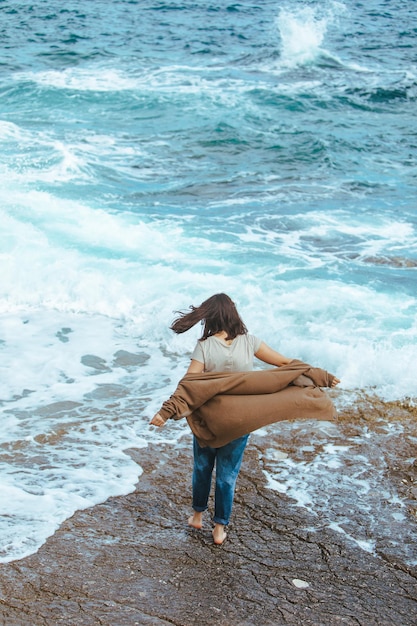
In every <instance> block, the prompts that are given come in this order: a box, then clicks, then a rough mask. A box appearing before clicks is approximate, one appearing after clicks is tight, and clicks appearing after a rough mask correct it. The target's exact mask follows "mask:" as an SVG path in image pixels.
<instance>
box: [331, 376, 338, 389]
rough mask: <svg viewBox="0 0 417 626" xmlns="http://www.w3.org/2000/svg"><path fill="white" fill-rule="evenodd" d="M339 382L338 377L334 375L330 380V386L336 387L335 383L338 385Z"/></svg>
mask: <svg viewBox="0 0 417 626" xmlns="http://www.w3.org/2000/svg"><path fill="white" fill-rule="evenodd" d="M339 383H340V379H339V378H336V376H335V377H334V378H333V380H332V385H331V386H332V387H336V385H338V384H339Z"/></svg>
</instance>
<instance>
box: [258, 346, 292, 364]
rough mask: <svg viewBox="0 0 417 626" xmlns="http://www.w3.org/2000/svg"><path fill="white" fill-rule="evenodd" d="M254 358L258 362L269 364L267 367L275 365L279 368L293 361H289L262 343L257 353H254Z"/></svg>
mask: <svg viewBox="0 0 417 626" xmlns="http://www.w3.org/2000/svg"><path fill="white" fill-rule="evenodd" d="M255 356H256V358H257V359H259V360H260V361H263V362H264V363H269V365H275V366H276V367H279V366H280V365H287V363H290V362H291V361H292V360H293V359H289V358H288V357H286V356H284V355H282V354H280V353H279V352H276V350H273V349H272V348H270V347H269V346H267V344H266V343H265V342H264V341H263V342H262V343H261V345H260V347H259V350H258V352H255Z"/></svg>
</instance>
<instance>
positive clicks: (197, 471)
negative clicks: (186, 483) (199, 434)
mask: <svg viewBox="0 0 417 626" xmlns="http://www.w3.org/2000/svg"><path fill="white" fill-rule="evenodd" d="M248 438H249V435H244V436H243V437H239V439H235V440H234V441H231V442H230V443H228V444H226V445H225V446H222V447H221V448H210V447H206V448H202V447H201V446H200V445H199V443H198V441H197V439H196V438H195V437H194V469H193V509H194V511H205V510H206V509H207V503H208V498H209V494H210V487H211V476H212V473H213V468H214V465H216V490H215V495H214V517H213V520H214V522H215V523H216V524H224V525H226V524H228V523H229V518H230V514H231V512H232V506H233V497H234V493H235V486H236V480H237V477H238V474H239V470H240V466H241V463H242V458H243V453H244V451H245V447H246V443H247V441H248Z"/></svg>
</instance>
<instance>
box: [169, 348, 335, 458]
mask: <svg viewBox="0 0 417 626" xmlns="http://www.w3.org/2000/svg"><path fill="white" fill-rule="evenodd" d="M333 378H334V376H333V375H332V374H329V373H328V372H326V371H325V370H322V369H320V368H317V367H311V365H308V364H307V363H303V362H302V361H297V360H294V361H291V362H290V363H288V365H283V366H282V367H279V368H275V369H269V370H260V371H252V372H236V373H225V372H210V373H202V374H186V375H185V376H184V378H182V379H181V380H180V382H179V384H178V387H177V389H176V390H175V391H174V393H173V394H172V396H171V397H170V398H169V400H166V401H165V402H164V403H163V405H162V407H161V409H160V410H159V414H160V415H161V417H162V418H163V419H164V420H167V419H169V418H173V419H181V418H182V417H186V418H187V422H188V424H189V426H190V428H191V430H192V432H193V433H194V435H195V436H196V437H197V440H198V442H199V444H200V445H201V446H203V447H204V446H211V447H214V448H219V447H220V446H224V445H225V444H226V443H229V442H230V441H232V440H233V439H237V438H238V437H241V436H242V435H246V434H248V433H250V432H253V431H254V430H256V429H258V428H261V427H262V426H266V425H267V424H273V423H274V422H280V421H283V420H297V419H318V420H331V419H333V418H334V417H335V414H336V411H335V408H334V406H333V403H332V401H331V400H330V398H329V397H328V396H327V395H326V393H325V392H324V391H323V390H322V389H320V387H331V384H332V381H333Z"/></svg>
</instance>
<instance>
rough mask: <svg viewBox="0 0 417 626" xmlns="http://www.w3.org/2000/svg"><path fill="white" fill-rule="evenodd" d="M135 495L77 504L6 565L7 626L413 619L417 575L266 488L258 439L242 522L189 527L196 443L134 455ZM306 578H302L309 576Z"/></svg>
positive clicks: (3, 614)
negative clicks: (222, 527)
mask: <svg viewBox="0 0 417 626" xmlns="http://www.w3.org/2000/svg"><path fill="white" fill-rule="evenodd" d="M130 453H131V455H132V457H133V458H134V459H135V460H136V461H137V462H138V463H139V465H140V466H141V467H142V468H143V470H144V471H143V474H142V476H141V477H140V480H139V483H138V485H137V489H136V491H135V492H134V493H132V494H130V495H128V496H123V497H117V498H110V499H109V500H107V501H106V502H105V503H103V504H101V505H98V506H95V507H93V508H91V509H88V510H84V511H78V512H77V513H76V514H75V515H74V516H73V517H72V518H71V519H69V520H67V521H66V522H65V523H64V524H63V525H62V526H61V528H60V529H59V530H58V531H57V532H56V533H55V535H54V536H53V537H51V538H50V539H49V540H48V541H47V542H46V544H45V545H43V546H42V548H41V549H40V550H39V551H38V552H37V553H36V554H34V555H32V556H30V557H28V558H25V559H22V560H21V561H15V562H12V563H9V564H6V565H2V566H0V624H2V625H4V626H54V625H58V624H65V625H66V626H68V625H76V626H93V625H101V626H125V625H126V626H134V625H136V624H138V625H145V626H147V625H155V626H162V625H166V626H168V625H170V626H172V625H175V626H193V625H194V624H195V625H197V624H198V625H211V624H216V626H259V625H260V624H262V625H263V626H280V625H294V626H295V625H297V626H299V625H301V624H302V625H303V626H309V625H315V626H334V625H338V624H343V625H349V626H350V625H352V626H353V625H355V626H358V624H359V625H363V626H373V625H375V626H392V625H393V624H398V625H401V626H414V625H415V624H416V623H417V585H416V582H417V581H416V578H417V571H416V570H415V569H413V568H412V567H407V566H405V565H404V564H403V563H395V562H393V561H391V562H388V561H386V560H384V559H382V558H379V557H376V556H373V555H372V554H370V553H368V552H365V551H364V550H362V549H360V548H359V547H357V546H355V545H354V544H352V543H349V542H348V541H347V540H346V538H345V537H344V535H343V534H340V533H337V532H334V531H332V530H331V529H329V528H323V529H319V530H317V529H316V530H314V531H313V530H311V529H312V527H313V524H314V523H316V520H314V519H313V516H312V515H311V514H310V513H309V512H308V511H307V510H306V509H304V508H302V507H294V506H292V504H291V502H290V501H289V498H287V497H286V496H285V495H281V494H279V493H277V492H275V491H272V490H270V489H267V488H266V487H265V479H264V476H263V474H262V468H261V466H260V463H259V450H258V449H257V447H256V445H249V446H248V449H247V451H246V453H245V462H244V464H243V466H242V470H241V474H240V477H239V483H238V490H237V493H236V499H235V506H234V512H233V523H232V524H231V525H230V527H229V531H228V537H227V539H226V542H225V543H224V545H223V546H220V547H218V546H214V545H213V542H212V536H211V526H210V522H209V520H208V519H207V521H206V526H205V528H204V529H203V530H202V531H196V530H193V529H191V528H188V527H187V525H186V519H187V516H188V514H189V510H190V508H189V507H190V493H189V483H190V473H191V455H190V451H189V449H188V441H187V446H186V447H184V448H181V447H177V448H172V447H170V446H168V445H167V446H158V447H156V446H149V447H148V448H146V449H143V450H132V451H130ZM300 581H301V582H300Z"/></svg>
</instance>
